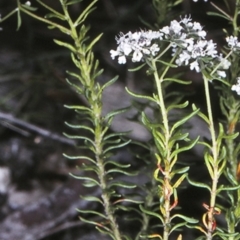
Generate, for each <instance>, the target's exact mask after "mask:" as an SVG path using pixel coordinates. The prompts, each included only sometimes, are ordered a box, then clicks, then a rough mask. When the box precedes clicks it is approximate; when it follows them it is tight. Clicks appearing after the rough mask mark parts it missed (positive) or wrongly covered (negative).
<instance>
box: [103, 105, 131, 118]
mask: <svg viewBox="0 0 240 240" xmlns="http://www.w3.org/2000/svg"><path fill="white" fill-rule="evenodd" d="M129 109H130V107H125V108H120V109H117V110H114V111H111V112H110V113H108V114H107V115H106V116H105V119H108V118H110V117H114V116H116V115H118V114H121V113H124V112H126V111H127V110H129Z"/></svg>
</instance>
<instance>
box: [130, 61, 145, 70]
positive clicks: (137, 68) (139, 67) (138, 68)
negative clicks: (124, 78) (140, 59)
mask: <svg viewBox="0 0 240 240" xmlns="http://www.w3.org/2000/svg"><path fill="white" fill-rule="evenodd" d="M145 65H146V63H143V64H141V65H140V66H137V67H136V68H131V69H128V71H129V72H135V71H139V70H140V69H141V68H143V67H144V66H145Z"/></svg>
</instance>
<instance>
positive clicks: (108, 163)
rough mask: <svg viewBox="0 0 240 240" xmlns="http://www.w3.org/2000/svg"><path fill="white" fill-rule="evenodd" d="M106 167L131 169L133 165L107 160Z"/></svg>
mask: <svg viewBox="0 0 240 240" xmlns="http://www.w3.org/2000/svg"><path fill="white" fill-rule="evenodd" d="M104 165H105V166H106V165H113V166H116V167H118V168H129V167H131V164H122V163H119V162H116V161H115V160H107V161H105V162H104Z"/></svg>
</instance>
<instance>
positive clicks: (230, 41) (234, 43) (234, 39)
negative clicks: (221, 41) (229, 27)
mask: <svg viewBox="0 0 240 240" xmlns="http://www.w3.org/2000/svg"><path fill="white" fill-rule="evenodd" d="M226 41H227V43H228V46H229V47H230V48H233V47H235V46H237V45H238V44H239V42H238V39H237V37H234V36H230V37H226Z"/></svg>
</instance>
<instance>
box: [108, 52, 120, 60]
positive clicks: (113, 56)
mask: <svg viewBox="0 0 240 240" xmlns="http://www.w3.org/2000/svg"><path fill="white" fill-rule="evenodd" d="M110 54H111V58H112V59H115V57H116V56H118V55H119V52H118V51H115V50H111V51H110Z"/></svg>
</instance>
